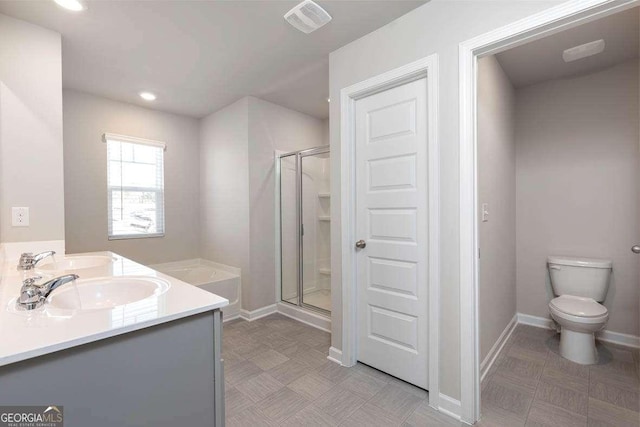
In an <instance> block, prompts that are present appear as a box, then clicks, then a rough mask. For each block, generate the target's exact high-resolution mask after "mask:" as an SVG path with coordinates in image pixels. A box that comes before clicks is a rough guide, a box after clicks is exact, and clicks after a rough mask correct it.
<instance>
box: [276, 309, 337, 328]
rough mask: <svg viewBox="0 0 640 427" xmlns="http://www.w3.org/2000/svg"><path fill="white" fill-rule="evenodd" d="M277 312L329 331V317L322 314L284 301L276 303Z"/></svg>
mask: <svg viewBox="0 0 640 427" xmlns="http://www.w3.org/2000/svg"><path fill="white" fill-rule="evenodd" d="M277 310H278V313H280V314H282V315H283V316H287V317H290V318H292V319H293V320H297V321H298V322H301V323H304V324H306V325H309V326H313V327H314V328H316V329H320V330H321V331H325V332H329V333H330V332H331V318H329V317H326V316H322V315H320V314H316V313H312V312H310V311H308V310H304V309H301V308H300V307H297V306H295V305H292V304H288V303H286V302H279V303H278V304H277Z"/></svg>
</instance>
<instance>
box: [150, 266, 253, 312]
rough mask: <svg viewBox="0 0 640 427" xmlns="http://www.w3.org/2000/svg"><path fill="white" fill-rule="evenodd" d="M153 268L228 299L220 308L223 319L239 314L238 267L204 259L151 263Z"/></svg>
mask: <svg viewBox="0 0 640 427" xmlns="http://www.w3.org/2000/svg"><path fill="white" fill-rule="evenodd" d="M149 267H150V268H153V269H154V270H157V271H159V272H161V273H164V274H166V275H168V276H171V277H175V278H176V279H178V280H182V281H183V282H186V283H189V284H191V285H194V286H197V287H199V288H201V289H204V290H205V291H207V292H211V293H212V294H216V295H219V296H221V297H223V298H226V299H228V300H229V305H228V306H227V307H224V308H223V309H222V312H223V314H224V320H230V319H234V318H236V317H238V316H239V315H240V301H239V300H240V283H241V282H240V277H241V274H240V269H239V268H236V267H231V266H228V265H224V264H218V263H217V262H213V261H208V260H205V259H199V258H198V259H187V260H183V261H175V262H167V263H164V264H153V265H150V266H149Z"/></svg>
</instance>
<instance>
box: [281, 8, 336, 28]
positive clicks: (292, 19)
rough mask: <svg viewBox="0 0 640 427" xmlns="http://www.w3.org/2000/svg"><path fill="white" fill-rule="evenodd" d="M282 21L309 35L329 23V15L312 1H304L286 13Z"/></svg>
mask: <svg viewBox="0 0 640 427" xmlns="http://www.w3.org/2000/svg"><path fill="white" fill-rule="evenodd" d="M284 19H285V20H286V21H287V22H288V23H289V24H291V25H293V26H294V27H295V28H297V29H298V30H300V31H302V32H303V33H305V34H309V33H312V32H314V31H315V30H317V29H318V28H320V27H322V26H323V25H325V24H326V23H327V22H329V21H331V15H329V14H328V13H327V11H326V10H324V9H323V8H321V7H320V6H318V5H317V4H316V3H314V2H313V1H311V0H304V1H303V2H302V3H300V4H299V5H297V6H296V7H294V8H293V9H291V10H290V11H289V12H287V13H286V14H285V15H284Z"/></svg>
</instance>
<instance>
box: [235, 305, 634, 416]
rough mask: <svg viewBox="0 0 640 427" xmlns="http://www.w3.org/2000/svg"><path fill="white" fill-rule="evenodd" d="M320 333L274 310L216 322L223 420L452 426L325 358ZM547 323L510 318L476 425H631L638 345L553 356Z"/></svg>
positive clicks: (403, 387)
mask: <svg viewBox="0 0 640 427" xmlns="http://www.w3.org/2000/svg"><path fill="white" fill-rule="evenodd" d="M329 344H330V336H329V334H328V333H325V332H322V331H319V330H317V329H314V328H312V327H310V326H306V325H304V324H302V323H299V322H296V321H294V320H291V319H289V318H287V317H284V316H282V315H280V314H274V315H271V316H268V317H266V318H263V319H260V320H256V321H253V322H246V321H242V320H236V321H231V322H228V323H226V324H225V325H224V348H223V356H224V359H225V383H226V384H225V386H226V387H225V390H226V416H227V426H229V427H235V426H243V427H259V426H367V427H369V426H460V425H461V424H460V423H459V422H456V421H454V420H453V419H451V418H449V417H447V416H445V415H443V414H440V413H438V412H437V411H435V410H433V409H432V408H430V407H429V405H428V393H427V392H426V391H424V390H422V389H419V388H416V387H414V386H412V385H410V384H407V383H405V382H402V381H400V380H398V379H396V378H394V377H391V376H388V375H386V374H384V373H382V372H379V371H377V370H375V369H372V368H370V367H368V366H366V365H362V364H358V365H357V366H355V367H353V368H344V367H341V366H338V365H337V364H335V363H333V362H330V361H328V360H327V358H326V357H327V352H328V348H329ZM558 344H559V336H558V335H557V334H555V333H554V332H553V331H548V330H544V329H539V328H533V327H528V326H522V325H520V326H518V327H517V328H516V330H515V331H514V333H513V334H512V336H511V337H510V338H509V340H508V341H507V343H506V345H505V347H504V349H503V350H502V352H501V353H500V355H499V356H498V358H497V360H496V362H495V363H494V365H493V367H492V368H491V370H490V371H489V373H488V374H487V377H486V378H485V380H484V381H483V382H482V395H481V396H482V398H481V401H482V419H481V420H480V421H479V422H478V424H476V425H478V426H481V427H487V426H490V427H513V426H525V425H526V426H553V427H561V426H562V427H564V426H568V427H572V426H616V427H625V426H634V427H637V426H640V368H639V367H640V355H639V354H638V351H631V350H629V349H626V348H622V347H618V346H614V345H609V344H604V345H603V344H599V345H598V348H599V352H600V357H601V360H600V363H599V364H598V365H594V366H583V365H578V364H576V363H572V362H570V361H568V360H565V359H563V358H562V357H560V356H559V352H558Z"/></svg>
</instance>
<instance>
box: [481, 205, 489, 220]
mask: <svg viewBox="0 0 640 427" xmlns="http://www.w3.org/2000/svg"><path fill="white" fill-rule="evenodd" d="M487 221H489V203H483V204H482V222H487Z"/></svg>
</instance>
